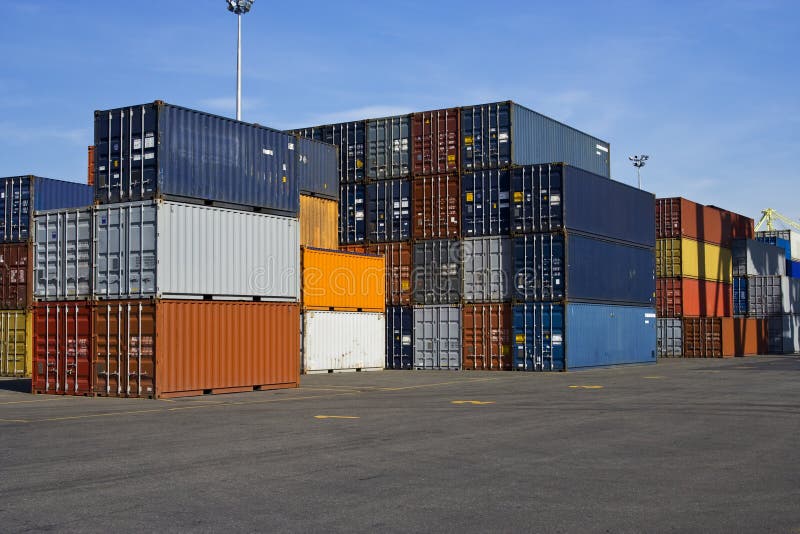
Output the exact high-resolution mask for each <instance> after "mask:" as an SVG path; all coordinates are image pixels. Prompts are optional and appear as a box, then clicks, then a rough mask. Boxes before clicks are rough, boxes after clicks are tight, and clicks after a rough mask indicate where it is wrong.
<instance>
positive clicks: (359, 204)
mask: <svg viewBox="0 0 800 534" xmlns="http://www.w3.org/2000/svg"><path fill="white" fill-rule="evenodd" d="M364 189H365V186H364V184H344V185H341V186H339V244H340V245H349V244H354V243H363V242H364V240H365V238H366V236H367V224H366V220H365V217H364V210H365V205H364V201H365V194H364V193H365V191H364Z"/></svg>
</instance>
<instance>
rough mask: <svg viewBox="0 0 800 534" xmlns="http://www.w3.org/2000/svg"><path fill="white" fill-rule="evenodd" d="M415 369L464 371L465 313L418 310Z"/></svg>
mask: <svg viewBox="0 0 800 534" xmlns="http://www.w3.org/2000/svg"><path fill="white" fill-rule="evenodd" d="M414 367H415V368H416V369H450V370H457V369H460V368H461V309H460V308H458V307H457V306H414Z"/></svg>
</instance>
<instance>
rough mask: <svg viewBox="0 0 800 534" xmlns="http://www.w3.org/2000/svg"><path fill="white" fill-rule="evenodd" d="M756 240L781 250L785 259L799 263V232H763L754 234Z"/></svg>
mask: <svg viewBox="0 0 800 534" xmlns="http://www.w3.org/2000/svg"><path fill="white" fill-rule="evenodd" d="M756 239H757V240H758V241H761V242H763V243H769V244H770V245H775V246H778V247H781V248H783V249H784V250H785V251H786V259H787V260H788V259H791V260H794V261H800V232H797V231H796V230H764V231H761V232H756Z"/></svg>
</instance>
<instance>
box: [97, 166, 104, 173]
mask: <svg viewBox="0 0 800 534" xmlns="http://www.w3.org/2000/svg"><path fill="white" fill-rule="evenodd" d="M97 170H98V171H100V172H103V171H104V170H106V166H105V165H101V166H100V168H99V169H97Z"/></svg>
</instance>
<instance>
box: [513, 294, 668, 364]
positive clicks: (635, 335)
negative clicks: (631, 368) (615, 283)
mask: <svg viewBox="0 0 800 534" xmlns="http://www.w3.org/2000/svg"><path fill="white" fill-rule="evenodd" d="M512 315H513V330H514V332H513V336H514V344H513V366H514V369H517V370H524V371H564V370H569V369H579V368H584V367H604V366H609V365H620V364H628V363H655V361H656V313H655V309H654V308H651V307H633V306H616V305H609V304H576V303H567V304H551V303H537V304H517V305H515V306H514V307H513V310H512Z"/></svg>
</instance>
